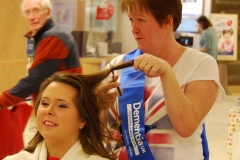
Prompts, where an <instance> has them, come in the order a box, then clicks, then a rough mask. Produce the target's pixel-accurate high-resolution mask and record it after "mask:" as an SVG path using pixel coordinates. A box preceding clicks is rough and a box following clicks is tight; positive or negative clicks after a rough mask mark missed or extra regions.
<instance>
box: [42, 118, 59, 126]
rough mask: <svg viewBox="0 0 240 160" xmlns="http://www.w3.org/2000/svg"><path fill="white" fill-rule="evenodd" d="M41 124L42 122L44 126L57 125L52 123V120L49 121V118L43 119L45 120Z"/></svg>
mask: <svg viewBox="0 0 240 160" xmlns="http://www.w3.org/2000/svg"><path fill="white" fill-rule="evenodd" d="M43 124H44V125H45V126H48V127H55V126H57V124H56V123H53V122H52V121H49V120H45V121H44V122H43Z"/></svg>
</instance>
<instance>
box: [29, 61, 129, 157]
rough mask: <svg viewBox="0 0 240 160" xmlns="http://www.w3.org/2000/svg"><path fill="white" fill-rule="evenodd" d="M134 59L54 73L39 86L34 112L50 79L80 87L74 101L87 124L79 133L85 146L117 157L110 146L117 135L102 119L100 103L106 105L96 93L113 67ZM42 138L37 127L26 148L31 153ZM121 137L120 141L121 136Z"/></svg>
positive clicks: (102, 153)
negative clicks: (91, 71) (99, 67)
mask: <svg viewBox="0 0 240 160" xmlns="http://www.w3.org/2000/svg"><path fill="white" fill-rule="evenodd" d="M133 63H134V61H129V62H126V63H122V64H119V65H116V66H113V67H112V68H110V69H106V70H103V71H100V72H97V73H94V74H89V75H77V74H73V73H69V72H57V73H55V74H53V75H52V76H51V77H49V78H47V79H46V80H45V81H44V82H43V83H42V84H41V86H40V89H39V95H38V99H37V102H36V104H35V115H36V114H37V110H38V106H39V104H40V100H41V97H42V94H43V92H44V91H45V89H46V88H47V86H48V85H49V84H50V83H52V82H61V83H64V84H67V85H70V86H72V87H73V88H75V89H76V90H77V94H76V97H75V104H76V106H77V109H78V114H79V117H81V118H82V119H84V120H85V121H86V125H85V126H84V128H83V129H81V131H80V133H79V141H80V143H81V145H82V148H83V150H84V151H85V152H86V153H87V154H90V155H99V156H101V157H105V158H108V159H114V158H112V155H111V153H109V150H107V148H111V147H110V145H109V143H108V141H109V140H116V139H115V138H113V137H111V134H110V133H109V131H108V129H107V128H106V125H105V124H103V123H102V122H101V121H100V117H99V115H100V108H101V106H100V105H103V102H102V101H101V100H98V99H97V94H99V91H98V86H99V84H100V83H101V82H102V81H103V80H104V79H105V78H106V77H107V76H108V75H109V74H110V73H111V72H112V71H113V70H117V69H122V68H126V67H130V66H132V65H133ZM118 125H119V124H118ZM43 140H44V138H43V137H42V135H41V134H40V133H39V132H38V131H37V133H36V134H35V136H34V137H33V139H32V140H31V141H30V142H29V144H28V146H27V147H26V148H25V150H26V151H28V152H31V153H32V152H34V150H35V149H36V147H37V145H38V144H39V143H41V142H42V141H43ZM117 141H118V140H117ZM119 141H120V142H121V140H119ZM104 145H107V146H104ZM110 152H111V151H110Z"/></svg>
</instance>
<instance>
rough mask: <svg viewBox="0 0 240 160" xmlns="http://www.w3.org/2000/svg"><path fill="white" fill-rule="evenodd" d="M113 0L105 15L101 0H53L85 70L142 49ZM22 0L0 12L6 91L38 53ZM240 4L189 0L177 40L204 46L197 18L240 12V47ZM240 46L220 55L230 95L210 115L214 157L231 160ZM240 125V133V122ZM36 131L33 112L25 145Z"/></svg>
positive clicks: (239, 96) (239, 103)
mask: <svg viewBox="0 0 240 160" xmlns="http://www.w3.org/2000/svg"><path fill="white" fill-rule="evenodd" d="M103 1H104V0H103ZM109 1H110V2H111V3H112V5H113V6H114V12H113V14H112V15H109V17H105V18H103V17H101V16H99V15H98V13H97V7H98V6H99V1H97V0H52V3H53V15H52V16H53V19H54V21H56V22H57V23H59V24H60V25H62V26H64V27H66V30H68V31H69V32H70V33H71V34H72V35H73V37H74V39H75V40H76V42H77V44H78V47H79V53H80V55H79V56H80V58H79V61H80V62H81V65H82V67H83V74H89V73H94V72H97V71H100V70H102V69H104V67H105V66H106V64H107V63H108V61H109V60H111V59H112V58H114V57H115V56H117V55H120V54H124V53H127V52H129V51H132V50H134V49H136V48H137V44H136V42H135V40H134V37H133V36H132V33H131V26H130V21H129V20H128V16H127V14H126V13H124V14H123V13H122V12H121V9H120V6H121V1H119V0H109ZM20 3H21V2H20V1H18V0H17V1H14V0H11V1H10V0H7V1H6V0H4V1H3V0H1V1H0V6H5V7H3V8H2V9H1V14H0V35H1V36H0V48H1V56H0V77H1V83H0V93H2V92H3V91H5V90H6V89H9V88H10V87H12V86H13V85H15V84H16V83H17V82H18V81H19V80H20V79H21V78H22V77H25V76H26V75H27V68H28V67H29V66H30V65H31V62H32V58H33V57H32V56H33V55H32V52H31V44H30V43H29V42H28V41H26V39H25V37H24V36H23V35H24V33H26V32H27V31H28V28H27V25H26V24H25V22H24V19H23V17H22V15H21V10H20V7H19V6H20ZM58 4H63V6H61V7H59V6H58ZM64 4H65V5H66V6H67V7H72V8H67V7H66V6H65V8H64ZM54 7H55V8H54ZM239 7H240V2H238V1H234V2H232V3H230V1H229V0H195V1H190V2H188V1H184V2H183V15H182V22H181V24H180V26H179V28H178V29H177V31H176V34H175V36H176V41H178V42H179V43H180V44H182V45H184V46H186V47H191V48H195V49H199V47H200V46H199V43H200V37H201V31H200V30H199V28H198V24H197V21H196V19H197V18H198V17H199V16H200V15H205V16H206V17H208V18H209V19H211V20H214V19H213V14H217V15H218V16H220V17H221V15H223V16H222V17H224V18H226V17H227V18H228V17H229V18H230V17H232V16H231V15H234V16H236V17H237V18H236V19H234V20H235V30H234V32H235V39H234V41H235V43H236V45H235V46H239V45H238V44H239V43H240V40H239V37H240V36H239V34H240V31H239V27H238V26H239V25H238V24H239V22H240V21H239V17H240V11H239ZM58 10H60V11H61V12H64V11H65V10H71V11H70V12H68V14H69V19H67V20H66V19H65V21H64V19H61V17H60V18H59V17H57V14H56V13H57V11H58ZM58 13H59V12H58ZM62 14H64V13H62ZM123 33H124V34H123ZM239 48H240V47H238V48H237V47H236V48H235V50H234V53H233V55H220V56H219V57H220V59H219V60H218V65H219V75H220V82H221V84H222V86H223V88H224V89H225V92H226V98H225V99H224V100H223V101H221V102H215V104H214V106H213V108H212V109H211V111H210V113H209V114H208V115H207V117H206V133H207V137H208V143H209V150H210V160H226V159H228V158H229V155H230V154H231V153H230V152H231V151H232V148H231V147H230V146H231V145H230V144H229V133H230V131H229V122H230V121H231V118H230V117H229V113H230V112H231V109H233V108H235V107H240V74H239V73H240V50H239ZM29 104H31V102H29ZM239 114H240V113H239ZM239 118H240V115H239ZM239 126H240V124H239ZM238 130H239V132H240V127H239V128H238ZM238 130H237V131H238ZM35 131H36V125H35V118H34V114H33V113H32V115H31V117H30V119H29V121H28V123H27V125H26V128H25V130H24V134H23V136H24V144H25V145H26V144H27V142H28V141H29V140H30V139H31V138H32V136H33V135H34V133H35ZM237 131H235V132H237Z"/></svg>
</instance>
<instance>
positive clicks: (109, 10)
mask: <svg viewBox="0 0 240 160" xmlns="http://www.w3.org/2000/svg"><path fill="white" fill-rule="evenodd" d="M113 13H114V6H113V4H112V3H111V2H104V4H99V5H98V6H97V12H96V20H109V19H110V18H111V17H112V16H113Z"/></svg>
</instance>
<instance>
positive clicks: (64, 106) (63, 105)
mask: <svg viewBox="0 0 240 160" xmlns="http://www.w3.org/2000/svg"><path fill="white" fill-rule="evenodd" d="M58 107H60V108H67V105H65V104H59V105H58Z"/></svg>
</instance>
